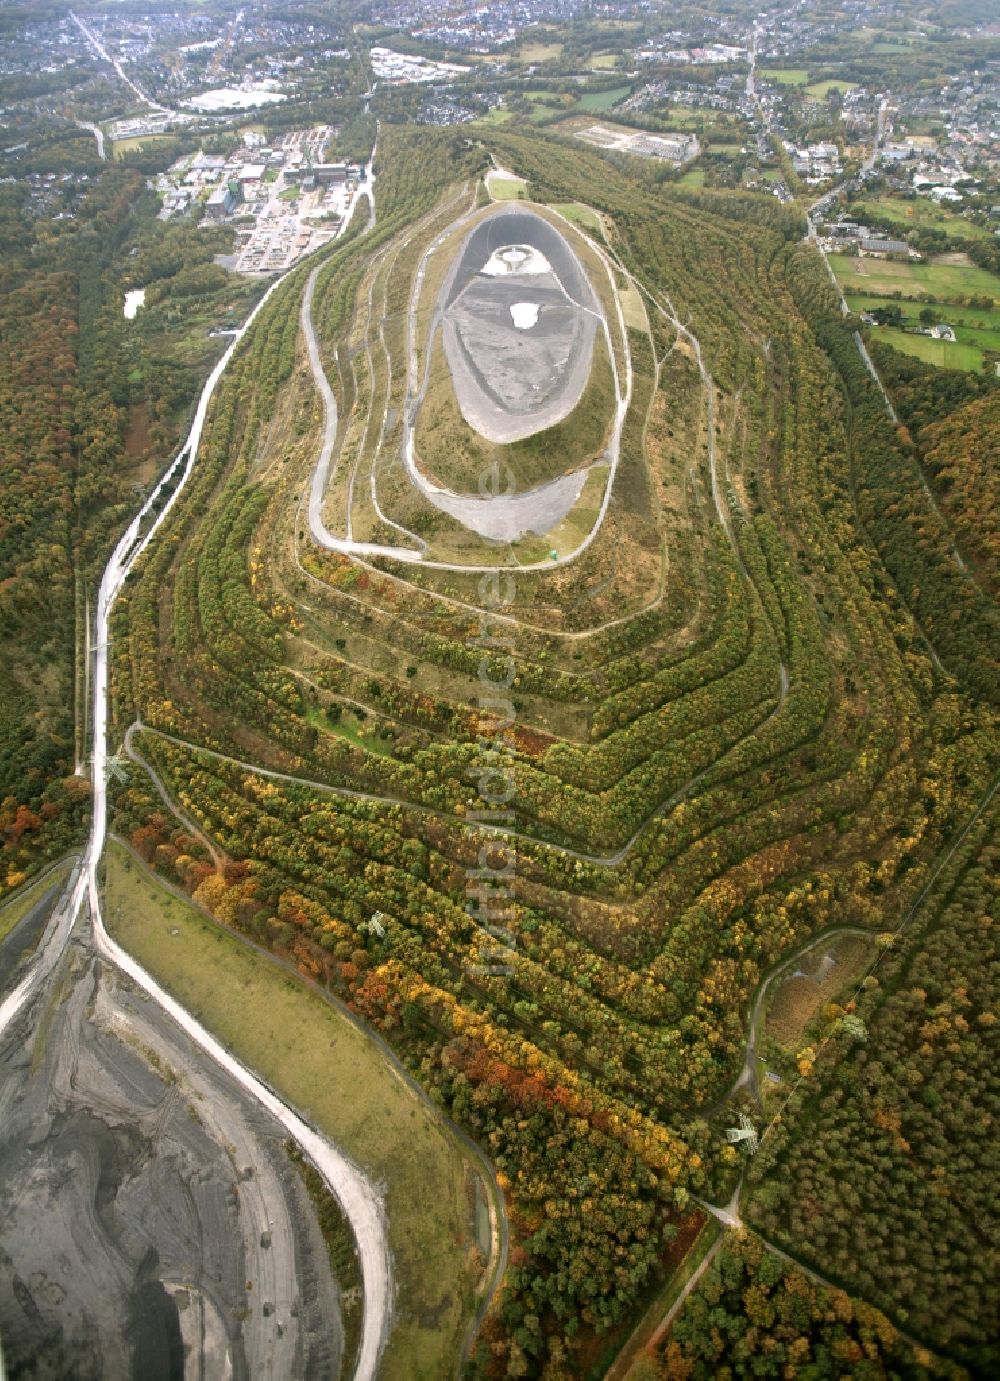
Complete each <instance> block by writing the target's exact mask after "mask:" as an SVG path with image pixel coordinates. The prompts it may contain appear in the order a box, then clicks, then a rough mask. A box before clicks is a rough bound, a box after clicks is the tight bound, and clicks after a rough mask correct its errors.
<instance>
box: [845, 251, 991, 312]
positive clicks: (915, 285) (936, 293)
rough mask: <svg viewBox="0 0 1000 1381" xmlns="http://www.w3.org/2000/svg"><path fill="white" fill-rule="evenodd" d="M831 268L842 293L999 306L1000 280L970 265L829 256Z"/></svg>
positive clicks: (984, 270)
mask: <svg viewBox="0 0 1000 1381" xmlns="http://www.w3.org/2000/svg"><path fill="white" fill-rule="evenodd" d="M829 260H830V267H831V268H832V269H833V271H834V273H835V274H836V275H837V280H838V282H839V283H840V285H841V287H842V288H843V289H844V292H845V293H866V292H870V293H878V294H881V295H883V296H892V294H893V293H897V292H898V293H900V294H901V296H903V297H908V298H913V299H915V300H919V298H920V296H921V294H929V295H930V296H932V297H935V298H938V299H939V300H940V301H941V302H956V301H958V300H959V299H961V298H963V297H988V298H990V299H991V300H992V301H993V303H994V304H997V303H1000V278H997V277H996V275H995V274H992V273H989V272H988V271H987V270H986V269H981V268H977V267H975V265H969V266H968V267H965V266H960V265H954V264H934V263H912V262H896V261H894V260H891V259H873V258H870V257H868V256H865V257H860V258H858V257H854V256H853V255H847V254H831V255H830V256H829Z"/></svg>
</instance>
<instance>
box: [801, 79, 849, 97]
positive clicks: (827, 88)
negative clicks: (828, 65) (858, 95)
mask: <svg viewBox="0 0 1000 1381" xmlns="http://www.w3.org/2000/svg"><path fill="white" fill-rule="evenodd" d="M856 85H857V83H856V82H849V81H843V80H842V79H841V78H838V77H831V78H828V79H827V80H826V81H821V82H812V83H811V84H810V85H809V86H807V87H806V95H807V96H811V97H812V98H813V100H815V101H825V100H826V98H827V96H828V95H829V94H830V92H831V91H839V92H841V93H842V94H843V93H846V92H848V91H853V90H854V88H855V86H856Z"/></svg>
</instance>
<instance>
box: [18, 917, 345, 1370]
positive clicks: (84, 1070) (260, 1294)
mask: <svg viewBox="0 0 1000 1381" xmlns="http://www.w3.org/2000/svg"><path fill="white" fill-rule="evenodd" d="M285 1136H286V1133H285V1131H284V1129H283V1128H282V1127H281V1125H280V1124H279V1123H278V1122H277V1121H276V1120H275V1119H273V1118H272V1117H271V1116H270V1114H269V1113H267V1112H266V1111H265V1110H264V1109H262V1108H261V1107H260V1106H259V1104H258V1103H256V1102H255V1101H253V1100H251V1099H250V1098H248V1097H247V1096H246V1095H245V1094H244V1093H243V1091H242V1090H241V1089H240V1088H239V1087H238V1086H237V1085H236V1084H235V1083H234V1082H233V1081H231V1080H230V1079H229V1078H228V1077H227V1075H226V1074H225V1073H224V1072H223V1071H221V1070H220V1069H219V1068H218V1067H217V1066H216V1065H214V1064H213V1063H212V1062H211V1061H210V1060H209V1059H207V1057H206V1056H205V1055H204V1053H203V1052H202V1051H201V1050H200V1048H199V1047H198V1046H196V1045H194V1044H193V1043H192V1042H191V1041H190V1040H189V1039H188V1038H187V1037H186V1035H185V1034H184V1033H183V1032H182V1031H181V1030H180V1029H179V1028H178V1027H176V1026H175V1025H174V1023H173V1022H172V1021H171V1019H170V1018H169V1017H168V1016H166V1015H165V1014H164V1013H163V1012H162V1011H161V1010H160V1009H159V1008H158V1007H157V1006H156V1004H155V1003H153V1002H152V1001H151V1000H150V998H148V997H147V996H146V995H145V994H144V993H142V991H141V990H140V989H137V988H136V987H134V985H133V984H132V983H131V981H130V980H129V979H127V978H125V977H124V976H123V975H121V974H119V973H117V972H116V971H115V970H113V969H111V968H109V966H108V965H107V964H106V963H104V962H103V961H102V960H101V959H99V958H98V957H97V956H96V955H95V953H94V950H93V948H92V945H91V940H90V931H89V927H80V928H78V929H77V931H76V934H75V935H74V937H73V939H72V940H71V942H70V944H69V946H68V947H67V949H66V952H65V954H64V955H63V957H62V959H61V961H60V963H59V965H58V966H57V968H56V969H55V971H54V972H53V974H52V978H51V981H50V982H48V983H47V984H45V985H44V986H43V987H42V988H41V989H40V991H39V992H38V994H37V995H36V997H35V998H34V999H33V1001H32V1002H31V1003H30V1004H29V1005H28V1006H27V1007H26V1008H25V1009H24V1011H23V1012H22V1013H21V1014H20V1015H19V1017H18V1019H17V1020H16V1021H15V1022H14V1023H12V1025H11V1026H10V1028H9V1029H8V1030H7V1032H6V1033H5V1035H4V1038H3V1042H2V1044H0V1223H2V1229H0V1337H2V1339H3V1346H4V1355H5V1359H6V1362H7V1365H8V1367H9V1368H10V1369H11V1371H12V1374H14V1375H24V1376H31V1377H38V1378H43V1377H44V1378H48V1377H51V1378H53V1379H54V1378H60V1381H70V1379H71V1378H72V1381H77V1378H80V1379H84V1378H85V1379H86V1381H90V1378H93V1381H106V1378H109V1377H115V1378H118V1377H132V1378H135V1381H175V1379H176V1381H180V1378H184V1377H199V1378H202V1377H204V1378H213V1379H214V1378H228V1377H232V1378H235V1381H239V1379H240V1378H248V1377H253V1378H257V1377H268V1378H274V1381H284V1379H285V1378H288V1377H292V1376H294V1377H306V1378H311V1377H315V1378H317V1381H319V1378H329V1377H332V1376H336V1375H337V1374H338V1368H339V1364H340V1353H341V1348H342V1338H341V1333H340V1326H339V1318H340V1308H339V1296H338V1292H337V1287H336V1283H335V1281H334V1279H333V1277H332V1274H331V1272H330V1267H329V1260H328V1256H327V1251H326V1246H325V1243H324V1241H323V1239H322V1236H321V1234H320V1231H319V1228H318V1225H317V1222H316V1217H315V1212H314V1210H313V1207H312V1204H311V1202H310V1200H309V1197H308V1195H307V1193H306V1190H305V1187H304V1185H303V1183H302V1180H301V1177H300V1176H299V1173H298V1171H297V1170H296V1169H295V1167H294V1166H293V1165H292V1163H291V1161H290V1160H289V1158H288V1156H287V1154H286V1152H285V1150H284V1141H285Z"/></svg>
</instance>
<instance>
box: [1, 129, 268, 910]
mask: <svg viewBox="0 0 1000 1381" xmlns="http://www.w3.org/2000/svg"><path fill="white" fill-rule="evenodd" d="M44 147H45V145H44V141H43V148H44ZM78 148H79V144H78V142H77V141H66V140H65V137H63V139H62V140H61V141H56V142H53V144H52V145H51V147H50V148H49V151H48V153H47V154H46V158H49V157H52V158H55V159H56V165H57V166H62V167H65V165H66V159H67V156H68V157H69V160H70V167H71V168H72V167H73V166H74V164H73V157H75V151H76V150H77V149H78ZM87 148H88V157H87V160H86V161H85V166H86V167H87V168H89V169H93V168H94V163H93V156H92V153H91V152H89V151H92V149H93V140H92V139H89V140H88V144H87ZM67 150H68V153H67ZM36 161H37V158H36ZM43 166H47V164H43ZM57 185H58V186H59V187H61V188H62V190H61V192H60V194H59V198H58V200H57V201H55V202H53V203H52V204H51V205H50V206H49V207H48V208H47V209H46V211H45V213H44V214H39V213H38V210H37V208H33V207H32V205H31V193H30V191H29V189H28V187H27V185H26V184H24V183H6V184H5V185H4V186H3V187H0V241H2V243H3V246H4V255H3V259H2V262H0V285H2V291H0V313H2V330H0V380H2V382H0V419H2V427H0V802H2V803H3V807H2V809H3V817H2V818H3V821H4V824H3V826H2V835H0V848H2V851H3V860H2V864H3V866H0V893H2V892H3V891H5V890H7V889H9V888H10V887H13V886H16V885H17V884H18V883H19V882H20V881H22V880H23V878H24V877H25V876H26V875H27V874H28V873H29V872H30V871H31V870H32V869H33V868H34V867H35V866H36V865H37V864H38V863H39V862H40V861H42V860H44V859H46V858H50V857H55V856H57V855H58V854H60V853H63V852H64V851H65V850H66V848H67V847H68V846H69V845H70V844H72V843H75V842H77V841H78V840H79V839H80V838H81V837H82V831H83V828H84V825H85V817H86V811H87V804H88V794H89V786H88V784H87V782H86V781H85V780H83V774H85V773H86V770H87V769H86V763H85V759H86V754H87V747H86V742H85V706H84V694H85V687H84V679H85V678H84V669H85V663H84V647H85V624H86V618H87V609H88V600H89V598H90V596H89V594H88V591H89V590H91V589H92V587H93V583H94V581H95V579H96V577H97V576H98V575H99V573H100V569H101V566H102V564H103V560H104V558H105V556H106V554H107V552H108V550H109V547H110V543H111V540H112V538H113V536H114V534H115V533H116V531H117V530H118V528H119V527H120V526H121V525H122V524H123V523H124V522H125V521H126V519H127V518H128V517H130V516H131V513H132V511H133V509H134V507H135V505H136V502H137V491H138V490H139V489H141V488H142V487H143V486H144V485H145V484H147V483H148V482H149V480H150V479H151V478H152V477H153V475H154V474H155V473H156V471H157V470H158V469H159V468H161V467H162V466H163V465H164V463H165V462H166V461H167V460H168V459H169V457H170V454H171V452H172V450H173V448H174V446H175V445H176V442H177V438H178V436H179V434H180V429H181V427H182V426H183V423H184V419H185V416H186V413H187V410H188V408H189V407H190V404H191V401H192V399H193V398H194V396H195V394H196V392H197V390H198V388H199V387H200V384H201V380H202V378H203V377H204V373H205V371H206V368H207V367H208V365H209V363H210V361H211V360H212V359H213V358H214V357H215V356H216V355H217V354H218V353H219V349H220V345H219V342H218V341H214V340H210V339H208V338H207V336H206V330H205V328H206V326H207V325H210V324H212V323H213V322H214V321H218V320H220V319H221V320H223V321H226V320H227V319H229V320H231V319H232V316H233V314H235V317H236V319H237V320H239V319H241V317H242V315H244V314H245V312H246V311H247V310H248V308H249V306H250V304H251V303H252V300H253V295H254V293H255V291H256V290H255V289H250V290H249V291H248V289H247V288H246V286H244V285H242V284H239V283H234V282H233V281H232V280H231V279H230V276H229V275H228V274H226V273H225V272H224V271H223V270H222V269H220V268H218V267H216V266H215V265H214V264H213V263H212V259H213V256H214V255H215V254H216V253H218V252H219V251H220V250H221V249H224V248H226V247H228V244H229V235H228V232H226V231H224V230H223V231H211V232H208V233H202V234H201V235H199V236H197V237H194V236H192V235H191V234H190V233H189V232H188V231H187V230H185V229H183V228H178V227H171V226H168V225H165V224H163V223H162V222H159V221H157V219H156V211H157V200H156V198H155V197H154V196H153V195H152V194H150V193H149V192H147V191H146V190H145V186H144V179H143V177H142V175H141V173H140V172H139V171H138V170H137V169H135V168H132V167H131V166H128V165H127V164H126V165H113V166H110V167H102V166H101V165H99V164H98V165H97V168H96V169H94V171H92V172H88V173H87V174H86V176H85V178H84V181H83V183H82V184H81V183H80V182H79V181H78V180H76V179H75V177H74V176H70V177H69V180H68V182H66V184H65V186H63V184H62V183H60V184H57ZM132 286H144V287H147V294H148V310H146V311H144V312H143V313H141V314H140V317H139V318H138V320H137V321H136V322H132V323H130V322H126V321H125V319H124V317H123V314H122V301H123V294H124V292H125V291H127V290H128V288H130V287H132ZM74 773H75V774H76V775H74ZM8 820H9V822H10V823H7V822H8Z"/></svg>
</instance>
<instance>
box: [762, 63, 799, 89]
mask: <svg viewBox="0 0 1000 1381" xmlns="http://www.w3.org/2000/svg"><path fill="white" fill-rule="evenodd" d="M760 75H761V77H762V78H763V79H764V81H768V82H777V84H778V85H779V86H805V84H806V83H807V82H808V80H809V72H808V70H807V69H806V68H805V67H762V68H761V69H760Z"/></svg>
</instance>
